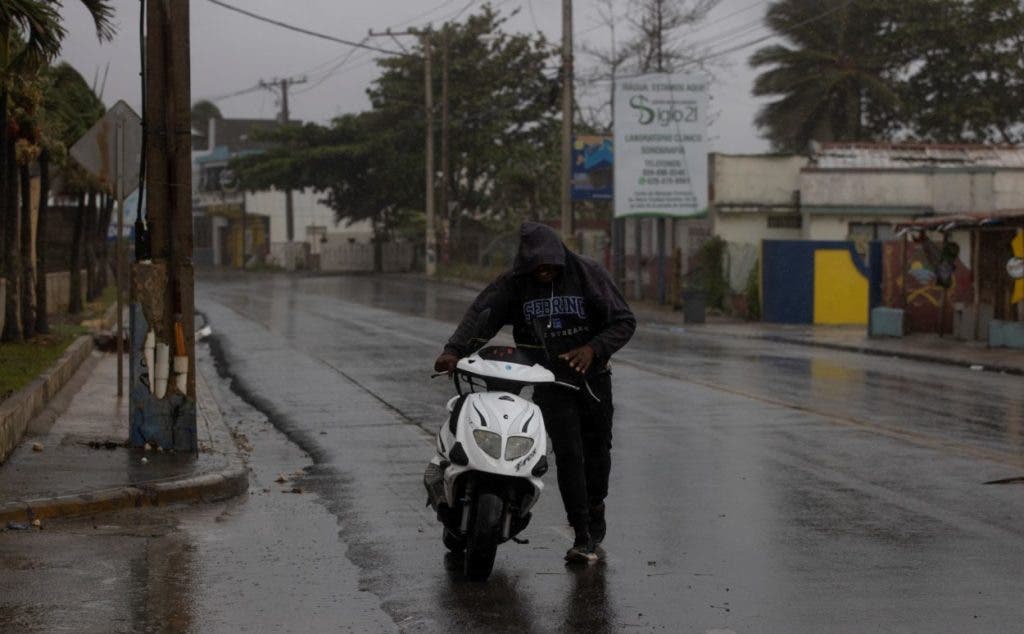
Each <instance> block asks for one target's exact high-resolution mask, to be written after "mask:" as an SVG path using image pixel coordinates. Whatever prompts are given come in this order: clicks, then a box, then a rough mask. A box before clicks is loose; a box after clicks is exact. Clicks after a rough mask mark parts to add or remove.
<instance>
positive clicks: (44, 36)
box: [0, 0, 114, 341]
mask: <svg viewBox="0 0 1024 634" xmlns="http://www.w3.org/2000/svg"><path fill="white" fill-rule="evenodd" d="M80 2H81V3H82V5H83V6H84V7H85V8H86V10H87V11H88V12H89V14H90V16H91V17H92V19H93V23H94V24H95V26H96V35H97V37H98V38H99V39H100V40H101V41H102V40H109V39H110V38H111V37H113V34H114V30H113V23H112V22H111V19H112V18H113V14H114V9H113V7H112V6H111V4H110V2H109V1H108V0H80ZM60 9H61V3H60V2H59V0H3V1H2V2H0V110H2V111H3V122H2V123H3V125H0V219H2V221H3V226H4V227H3V228H4V231H3V244H0V248H2V249H3V252H4V255H5V262H4V264H5V266H4V270H5V274H6V277H7V280H8V282H7V284H8V286H7V301H6V305H5V307H4V310H5V314H6V320H5V322H4V330H3V333H2V334H0V340H3V341H12V340H13V341H17V340H20V339H21V338H22V335H23V332H22V324H21V315H20V314H19V312H20V311H19V304H20V299H21V297H20V296H21V292H20V291H21V281H22V280H21V263H20V262H19V257H20V248H19V247H20V245H19V238H20V236H19V235H18V234H19V231H18V229H19V224H20V221H21V218H20V215H21V214H20V213H19V210H18V205H17V187H16V182H17V181H16V174H15V173H14V172H15V170H14V169H13V168H14V165H13V147H12V143H11V138H10V136H9V133H8V128H9V124H10V121H9V117H8V96H9V93H10V90H11V88H12V82H13V81H14V80H16V79H18V78H19V77H20V76H23V75H31V74H34V73H36V72H38V69H39V68H40V67H41V66H42V64H43V63H45V62H47V61H49V60H51V59H53V58H54V57H55V56H56V55H57V54H58V53H59V52H60V45H61V42H62V41H63V39H64V36H65V35H66V31H65V29H64V26H63V24H62V21H61V16H60Z"/></svg>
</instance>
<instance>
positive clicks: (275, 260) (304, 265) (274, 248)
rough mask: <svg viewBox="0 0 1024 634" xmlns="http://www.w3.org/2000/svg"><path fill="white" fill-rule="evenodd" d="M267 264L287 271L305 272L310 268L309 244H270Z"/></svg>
mask: <svg viewBox="0 0 1024 634" xmlns="http://www.w3.org/2000/svg"><path fill="white" fill-rule="evenodd" d="M267 263H268V264H273V265H275V266H280V267H283V268H284V269H285V270H288V271H295V270H307V269H309V268H310V266H311V262H310V258H309V244H307V243H305V242H271V243H270V254H269V255H268V257H267Z"/></svg>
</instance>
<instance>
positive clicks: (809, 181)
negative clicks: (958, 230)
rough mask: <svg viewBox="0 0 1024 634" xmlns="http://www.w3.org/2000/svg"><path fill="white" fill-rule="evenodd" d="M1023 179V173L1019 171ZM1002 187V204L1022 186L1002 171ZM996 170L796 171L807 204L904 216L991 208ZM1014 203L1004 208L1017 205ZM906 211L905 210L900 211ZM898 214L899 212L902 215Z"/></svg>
mask: <svg viewBox="0 0 1024 634" xmlns="http://www.w3.org/2000/svg"><path fill="white" fill-rule="evenodd" d="M1016 174H1017V176H1016V179H1017V180H1021V178H1022V176H1024V172H1017V173H1016ZM1000 186H1001V187H1003V188H1004V189H1006V190H1008V195H1006V196H1004V198H1005V202H1010V201H1011V200H1012V195H1013V194H1014V193H1015V192H1016V193H1017V194H1018V195H1019V193H1020V191H1019V190H1018V188H1022V189H1024V184H1020V183H1016V182H1015V180H1014V178H1008V177H1007V176H1006V174H1005V173H1004V174H1002V175H1000ZM996 191H997V187H996V174H995V172H994V171H993V170H985V171H980V170H979V171H967V170H927V169H912V170H905V171H899V172H896V171H881V170H819V169H814V168H810V169H806V170H804V171H803V172H802V173H801V174H800V195H801V203H802V204H803V205H804V206H805V207H810V208H811V209H812V211H813V210H814V208H815V207H830V208H837V207H838V208H844V207H846V208H849V209H850V210H853V211H856V210H871V209H876V210H877V212H876V213H878V214H884V215H890V216H892V215H896V216H898V217H899V218H900V219H904V218H905V217H906V216H907V215H909V214H912V213H913V212H914V211H915V210H919V211H926V210H927V211H935V212H936V213H965V212H972V211H991V210H993V209H998V208H1000V207H999V206H998V205H997V203H998V201H997V198H996V195H995V193H996ZM1019 206H1020V203H1019V199H1018V202H1017V204H1016V205H1013V206H1011V207H1003V208H1006V209H1012V208H1019ZM903 210H906V211H903ZM901 212H902V213H901Z"/></svg>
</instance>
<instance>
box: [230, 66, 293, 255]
mask: <svg viewBox="0 0 1024 634" xmlns="http://www.w3.org/2000/svg"><path fill="white" fill-rule="evenodd" d="M307 81H309V80H308V79H307V78H306V77H287V78H285V79H272V80H270V81H263V80H260V87H262V88H265V89H267V90H271V91H273V90H280V91H281V110H280V112H279V114H278V115H277V121H278V123H280V124H281V125H286V124H287V123H288V119H289V117H290V113H289V111H288V89H289V88H290V87H291V86H294V85H295V84H304V83H306V82H307ZM284 224H285V239H286V240H287V241H288V242H293V241H294V240H295V199H294V198H293V196H292V190H290V189H286V190H284ZM242 231H243V233H242V268H245V233H244V232H245V230H244V228H243V230H242Z"/></svg>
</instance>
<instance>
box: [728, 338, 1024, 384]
mask: <svg viewBox="0 0 1024 634" xmlns="http://www.w3.org/2000/svg"><path fill="white" fill-rule="evenodd" d="M740 336H743V335H740ZM748 338H750V339H763V340H765V341H773V342H776V343H789V344H793V345H797V346H812V347H817V348H828V349H831V350H842V351H844V352H856V353H859V354H866V355H871V356H875V357H896V358H899V359H907V360H910V361H919V362H922V363H935V364H939V365H948V366H953V367H957V368H968V369H971V368H974V367H977V366H980V369H981V371H984V372H996V373H999V374H1010V375H1014V376H1024V368H1017V367H1014V366H1008V365H988V364H984V363H976V362H973V361H966V360H964V359H947V358H945V357H936V356H933V355H929V354H919V353H916V352H904V351H902V350H883V349H881V348H871V347H868V346H853V345H846V344H841V343H829V342H827V341H805V340H802V339H792V338H789V337H785V336H782V335H748Z"/></svg>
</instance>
